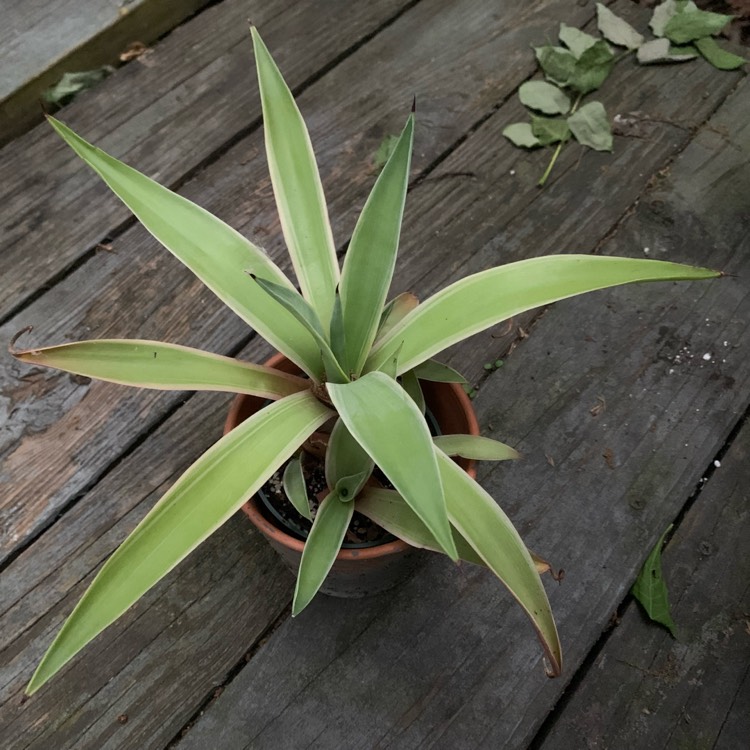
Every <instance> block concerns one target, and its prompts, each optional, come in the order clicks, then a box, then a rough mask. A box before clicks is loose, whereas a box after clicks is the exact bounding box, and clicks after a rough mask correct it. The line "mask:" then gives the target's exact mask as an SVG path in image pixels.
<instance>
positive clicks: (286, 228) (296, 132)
mask: <svg viewBox="0 0 750 750" xmlns="http://www.w3.org/2000/svg"><path fill="white" fill-rule="evenodd" d="M251 32H252V37H253V48H254V50H255V63H256V66H257V69H258V85H259V87H260V100H261V104H262V107H263V131H264V133H265V139H266V154H267V156H268V169H269V171H270V173H271V183H272V184H273V191H274V195H275V196H276V206H277V208H278V211H279V218H280V219H281V228H282V230H283V232H284V239H285V240H286V245H287V248H288V249H289V255H290V256H291V258H292V264H293V265H294V271H295V273H296V274H297V280H298V281H299V284H300V288H301V289H302V295H303V296H304V297H305V299H306V300H307V301H308V302H309V303H310V304H311V305H312V306H313V308H314V309H315V312H316V313H317V314H318V317H319V318H320V320H321V322H322V324H323V326H325V327H326V328H327V327H328V325H329V323H330V321H331V314H332V312H333V298H334V293H335V290H336V285H337V284H338V282H339V266H338V260H337V259H336V247H335V245H334V243H333V234H332V233H331V224H330V222H329V220H328V209H327V208H326V200H325V196H324V194H323V186H322V184H321V182H320V175H319V174H318V165H317V164H316V162H315V154H314V153H313V148H312V143H311V142H310V135H309V133H308V132H307V126H306V125H305V122H304V120H303V119H302V115H301V114H300V111H299V109H298V107H297V103H296V102H295V101H294V97H293V96H292V92H291V91H290V90H289V87H288V86H287V85H286V82H285V81H284V79H283V77H282V75H281V73H280V71H279V69H278V67H277V66H276V63H275V62H274V61H273V58H272V57H271V55H270V54H269V52H268V49H267V48H266V45H265V44H264V43H263V40H262V39H261V38H260V35H259V34H258V31H257V30H256V29H255V28H254V27H253V28H252V29H251Z"/></svg>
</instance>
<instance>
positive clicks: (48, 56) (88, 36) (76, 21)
mask: <svg viewBox="0 0 750 750" xmlns="http://www.w3.org/2000/svg"><path fill="white" fill-rule="evenodd" d="M209 1H210V0H181V1H180V2H159V1H158V0H124V1H123V2H112V0H55V1H54V2H48V3H45V2H35V1H32V2H29V1H28V0H6V2H5V3H4V4H3V24H2V27H0V50H2V66H1V67H0V145H1V144H4V143H6V142H8V141H9V140H11V139H12V138H14V137H15V136H17V135H20V134H21V133H23V132H24V131H26V130H27V129H28V128H29V127H30V126H32V125H33V124H35V123H37V122H39V121H40V120H41V119H42V113H41V107H40V106H39V101H40V99H41V97H42V94H43V93H44V91H45V89H47V88H49V87H50V86H52V85H53V84H55V83H56V82H57V81H58V80H59V79H60V78H61V77H62V75H63V73H67V72H76V71H81V70H91V69H92V68H98V67H101V66H102V65H116V64H117V63H118V56H119V54H120V53H121V52H123V51H124V50H125V48H126V47H127V46H128V45H129V44H130V43H132V42H135V41H138V42H141V43H142V44H151V43H152V42H153V41H155V40H156V39H158V38H159V37H160V36H161V35H162V34H165V33H167V32H168V31H170V30H171V29H173V28H174V27H175V26H177V25H178V24H179V23H180V22H182V21H183V20H185V19H186V18H188V17H189V16H191V15H192V14H193V13H195V12H196V11H197V10H199V9H200V8H201V7H203V6H204V5H207V4H208V2H209Z"/></svg>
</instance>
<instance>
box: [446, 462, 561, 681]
mask: <svg viewBox="0 0 750 750" xmlns="http://www.w3.org/2000/svg"><path fill="white" fill-rule="evenodd" d="M435 454H436V456H437V459H438V465H439V467H440V478H441V479H442V481H443V487H444V488H445V500H446V504H447V506H448V517H449V518H450V522H451V524H452V526H453V527H455V528H456V529H457V530H458V532H459V533H460V534H461V536H462V537H463V538H464V539H466V541H467V542H468V543H469V544H470V545H471V546H472V547H473V548H474V550H475V551H476V552H477V554H478V555H479V556H480V557H481V558H482V560H484V562H485V564H486V565H487V567H488V568H489V569H490V570H491V571H492V572H493V573H494V574H495V575H496V576H497V577H498V578H499V579H500V581H502V583H503V584H505V586H506V587H507V588H508V591H510V593H511V594H512V595H513V597H514V598H515V599H516V601H517V602H518V603H519V604H520V605H521V607H522V608H523V609H524V611H525V612H526V614H527V615H528V616H529V619H530V620H531V623H532V625H533V626H534V629H535V630H536V632H537V635H538V636H539V640H540V642H541V644H542V647H543V649H544V652H545V654H546V656H547V664H546V665H545V670H546V671H547V674H548V675H549V676H550V677H557V676H558V675H559V674H560V672H561V671H562V648H561V646H560V639H559V636H558V634H557V627H556V626H555V620H554V618H553V616H552V610H551V609H550V605H549V600H548V599H547V594H546V592H545V590H544V586H543V585H542V582H541V580H540V578H539V573H538V572H537V569H536V564H535V562H534V560H533V559H532V557H531V555H530V554H529V551H528V550H527V549H526V545H525V544H524V543H523V540H522V539H521V537H520V536H519V534H518V532H517V531H516V529H515V527H514V526H513V524H512V523H511V521H510V519H509V518H508V516H506V515H505V513H504V512H503V511H502V510H501V509H500V507H499V506H498V505H497V503H496V502H495V501H494V500H493V499H492V497H491V496H490V495H489V494H487V492H485V490H484V489H482V487H481V486H480V485H479V484H477V483H476V482H475V481H474V480H473V479H472V478H471V477H470V476H469V475H468V474H467V473H466V472H465V471H464V470H463V469H461V467H460V466H458V464H456V463H455V462H454V461H453V460H452V459H450V458H449V457H448V456H446V455H445V453H443V452H442V451H441V450H440V449H438V448H435Z"/></svg>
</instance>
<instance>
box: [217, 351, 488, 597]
mask: <svg viewBox="0 0 750 750" xmlns="http://www.w3.org/2000/svg"><path fill="white" fill-rule="evenodd" d="M265 365H266V366H268V367H273V368H275V369H277V370H281V371H282V372H288V373H293V374H295V375H301V374H302V373H301V371H300V369H299V368H298V367H297V366H296V365H295V364H294V363H293V362H290V361H289V360H288V359H287V358H286V357H284V356H283V355H282V354H275V355H274V356H273V357H271V358H270V359H269V360H268V361H266V362H265ZM421 386H422V391H423V393H424V398H425V403H426V406H427V417H428V422H430V423H431V425H432V427H433V428H434V429H435V432H436V434H443V435H451V434H457V433H462V434H469V435H478V434H479V425H478V423H477V419H476V415H475V414H474V409H473V407H472V404H471V401H470V400H469V398H468V396H467V395H466V393H465V392H464V390H463V388H462V387H461V386H460V385H458V384H456V383H434V382H430V381H421ZM267 403H268V402H267V401H266V400H265V399H263V398H258V397H256V396H248V395H244V394H240V395H238V396H237V397H236V398H235V399H234V401H233V402H232V405H231V408H230V410H229V414H228V415H227V419H226V422H225V424H224V434H226V433H228V432H229V431H230V430H232V429H233V428H234V427H236V426H237V425H238V424H240V423H241V422H243V421H244V420H246V419H247V418H248V417H250V416H252V415H253V414H255V413H256V412H257V411H259V410H260V409H262V408H263V407H264V406H265V405H266V404H267ZM457 461H458V464H459V465H460V466H461V467H462V468H463V469H464V470H465V471H466V472H467V473H468V474H469V475H470V476H472V477H475V476H476V468H475V465H474V462H473V461H469V460H466V459H463V458H461V459H457ZM282 470H283V467H282ZM242 510H243V511H244V513H245V514H246V515H247V517H248V518H249V519H250V521H251V522H252V523H253V525H254V526H255V527H256V528H257V529H258V531H260V533H261V534H263V536H265V537H266V539H267V540H268V541H269V543H270V544H271V546H272V547H273V548H274V549H275V550H276V552H278V553H279V555H280V556H281V558H282V560H283V561H284V562H285V563H286V565H287V567H288V568H289V569H290V570H291V571H292V572H293V573H294V574H295V575H296V574H297V571H298V569H299V563H300V559H301V557H302V550H303V549H304V546H305V541H304V539H305V536H306V534H307V531H306V529H305V528H304V527H303V526H302V525H301V524H298V523H296V522H295V521H294V519H289V518H288V516H287V518H286V519H285V514H284V513H280V512H279V510H278V509H276V508H274V507H273V503H272V502H271V500H270V498H269V496H268V493H264V492H262V491H261V492H259V493H258V494H256V495H254V496H253V497H252V498H250V500H249V501H248V502H247V503H245V505H243V506H242ZM357 515H358V514H355V517H356V516H357ZM300 520H301V521H302V520H303V519H302V518H301V516H300ZM290 521H291V522H290ZM353 523H354V522H353ZM378 529H379V527H378ZM381 536H382V541H380V542H376V543H374V544H373V543H372V542H364V543H362V542H346V541H345V542H344V545H343V546H342V549H341V550H340V551H339V553H338V555H337V556H336V560H335V562H334V564H333V567H332V568H331V571H330V573H329V574H328V576H327V577H326V580H325V581H324V582H323V585H322V586H321V588H320V591H321V592H322V593H324V594H328V595H329V596H338V597H347V598H348V597H362V596H369V595H371V594H377V593H380V592H381V591H387V590H388V589H390V588H393V587H394V586H396V585H397V584H398V583H400V582H401V581H402V580H404V579H405V578H407V577H408V576H409V575H410V574H411V572H412V571H413V570H414V568H415V566H416V563H417V561H418V559H419V558H418V556H419V553H420V550H417V549H415V548H414V547H412V546H411V545H409V544H407V543H406V542H404V541H402V540H401V539H397V538H395V537H393V536H390V535H388V534H387V533H386V532H383V534H382V535H381Z"/></svg>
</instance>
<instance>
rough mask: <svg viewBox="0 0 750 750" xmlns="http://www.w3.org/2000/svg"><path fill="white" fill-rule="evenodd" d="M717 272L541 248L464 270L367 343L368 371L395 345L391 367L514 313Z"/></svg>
mask: <svg viewBox="0 0 750 750" xmlns="http://www.w3.org/2000/svg"><path fill="white" fill-rule="evenodd" d="M720 275H721V274H720V272H718V271H712V270H710V269H707V268H697V267H693V266H687V265H682V264H680V263H669V262H667V261H660V260H645V259H640V258H618V257H606V256H597V255H548V256H545V257H541V258H532V259H529V260H521V261H517V262H515V263H508V264H507V265H504V266H498V267H496V268H490V269H488V270H486V271H480V272H479V273H476V274H473V275H471V276H468V277H466V278H464V279H461V280H460V281H456V282H455V283H453V284H451V285H450V286H447V287H445V288H444V289H442V290H441V291H439V292H438V293H437V294H435V295H433V296H432V297H430V298H429V299H428V300H425V301H424V302H422V303H421V304H420V305H419V307H417V308H415V309H414V310H412V312H410V313H409V314H408V315H406V317H404V319H403V320H402V321H401V322H400V323H399V324H398V325H397V326H396V327H395V328H393V329H392V330H391V331H389V333H388V334H387V335H386V336H384V337H383V338H382V339H381V340H380V341H379V342H378V343H377V344H376V346H375V347H374V348H373V351H372V354H371V355H370V359H369V360H368V363H367V368H366V369H368V370H375V369H377V368H378V365H379V364H380V363H381V362H384V361H385V360H386V359H387V358H388V357H390V356H392V354H393V352H394V351H395V350H396V349H397V348H398V347H399V346H400V347H401V354H400V356H399V361H398V369H399V372H405V371H406V370H411V369H412V368H413V367H416V366H417V365H418V364H420V363H421V362H424V361H425V360H427V359H430V357H433V356H434V355H435V354H437V353H438V352H440V351H442V350H443V349H446V348H447V347H449V346H451V345H452V344H455V343H457V342H459V341H462V340H463V339H465V338H467V337H469V336H471V335H473V334H475V333H479V332H480V331H483V330H485V329H487V328H489V327H491V326H493V325H496V324H497V323H501V322H502V321H504V320H507V319H508V318H512V317H513V316H514V315H519V314H520V313H522V312H524V311H526V310H532V309H533V308H535V307H540V306H541V305H547V304H550V303H551V302H556V301H558V300H562V299H566V298H568V297H574V296H576V295H578V294H583V293H584V292H591V291H594V290H597V289H605V288H607V287H612V286H618V285H621V284H633V283H636V282H645V281H676V280H689V279H709V278H713V277H717V276H720Z"/></svg>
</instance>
